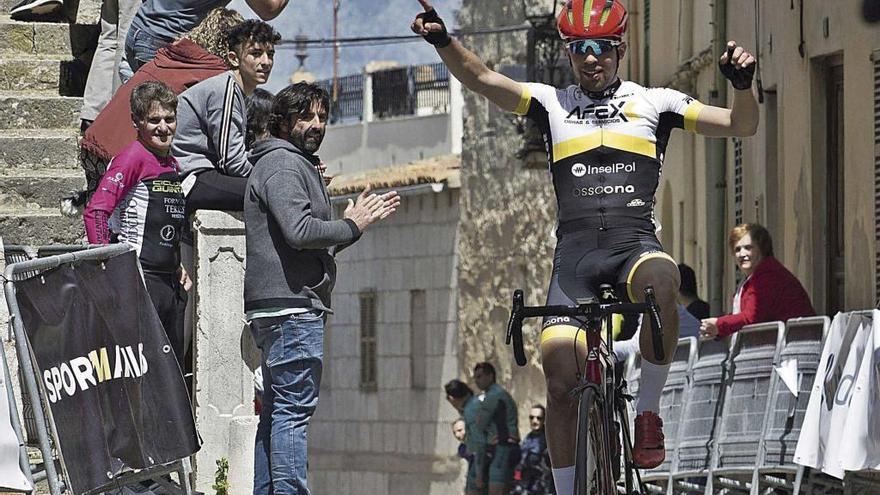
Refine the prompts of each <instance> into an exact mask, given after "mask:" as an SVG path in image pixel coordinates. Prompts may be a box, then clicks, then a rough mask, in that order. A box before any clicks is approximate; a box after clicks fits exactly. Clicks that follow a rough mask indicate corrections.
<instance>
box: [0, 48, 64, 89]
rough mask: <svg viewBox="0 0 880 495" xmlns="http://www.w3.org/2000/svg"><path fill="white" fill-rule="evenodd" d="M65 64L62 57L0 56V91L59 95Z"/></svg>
mask: <svg viewBox="0 0 880 495" xmlns="http://www.w3.org/2000/svg"><path fill="white" fill-rule="evenodd" d="M65 62H68V60H66V59H61V58H60V57H54V58H49V57H42V56H35V55H31V56H28V57H10V56H9V55H0V91H27V90H43V91H50V90H54V91H56V93H55V94H58V93H57V91H58V88H59V87H60V86H61V84H62V81H61V73H62V66H63V65H64V63H65Z"/></svg>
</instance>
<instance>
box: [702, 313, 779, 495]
mask: <svg viewBox="0 0 880 495" xmlns="http://www.w3.org/2000/svg"><path fill="white" fill-rule="evenodd" d="M784 331H785V326H784V325H783V323H782V322H769V323H759V324H755V325H748V326H746V327H744V328H743V329H742V330H740V331H739V332H737V333H736V334H735V335H734V338H733V342H732V344H731V353H730V364H731V365H730V368H729V378H728V383H727V391H726V393H725V396H724V406H723V410H724V414H723V415H722V416H721V428H720V429H719V431H718V437H717V438H718V440H717V442H716V449H715V455H714V456H713V463H712V464H713V465H712V478H713V479H712V480H711V483H710V485H712V486H713V487H714V486H715V485H716V484H718V485H721V486H728V487H730V488H731V489H739V490H742V489H750V486H751V479H752V475H753V472H754V468H755V459H756V458H757V456H758V451H759V447H760V444H761V433H762V431H763V427H764V423H765V418H766V417H767V410H768V404H769V394H770V390H771V383H773V382H775V380H776V375H775V374H774V373H773V363H774V360H775V357H776V350H777V348H778V347H779V345H778V344H779V339H780V338H781V337H782V335H783V333H784Z"/></svg>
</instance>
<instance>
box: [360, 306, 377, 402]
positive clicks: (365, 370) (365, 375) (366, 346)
mask: <svg viewBox="0 0 880 495" xmlns="http://www.w3.org/2000/svg"><path fill="white" fill-rule="evenodd" d="M360 303H361V308H360V309H361V389H363V390H366V391H374V390H376V389H377V388H378V383H377V379H376V375H377V374H378V373H377V369H378V366H377V363H376V358H377V356H376V293H375V292H372V291H368V292H362V293H361V294H360Z"/></svg>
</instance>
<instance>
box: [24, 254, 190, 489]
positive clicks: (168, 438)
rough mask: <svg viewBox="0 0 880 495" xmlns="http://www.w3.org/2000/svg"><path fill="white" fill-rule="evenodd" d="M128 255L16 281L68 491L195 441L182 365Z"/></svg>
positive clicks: (173, 455) (170, 455) (183, 450)
mask: <svg viewBox="0 0 880 495" xmlns="http://www.w3.org/2000/svg"><path fill="white" fill-rule="evenodd" d="M136 263H137V261H136V259H135V253H134V252H133V251H132V252H128V253H126V254H123V255H120V256H117V257H115V258H112V259H109V260H106V261H104V262H103V263H102V262H100V261H79V262H76V263H75V265H70V264H67V265H63V266H61V267H58V268H55V269H52V270H50V271H48V272H45V273H43V274H42V276H37V277H34V278H31V279H28V280H25V281H20V282H16V283H15V287H16V292H17V298H18V302H19V307H20V310H21V317H22V323H23V324H24V327H25V331H26V332H27V335H28V340H29V342H30V346H31V351H32V353H33V354H34V356H35V358H36V361H37V366H38V368H39V371H38V380H39V381H40V382H41V383H42V385H43V387H44V388H45V391H46V399H47V400H48V401H49V405H50V407H51V408H52V415H53V416H54V418H55V426H56V429H57V431H58V437H59V443H60V448H61V454H62V456H63V458H64V463H65V465H66V468H67V474H68V478H69V481H70V488H71V490H72V492H73V493H74V494H80V493H83V492H85V491H88V490H91V489H93V488H96V487H98V486H101V485H104V484H106V483H107V482H109V481H111V479H110V476H112V475H116V474H118V473H119V472H120V470H121V469H122V468H123V467H126V466H127V467H131V468H145V467H150V466H153V465H156V464H162V463H166V462H170V461H174V460H177V459H180V458H183V457H187V456H189V455H191V454H193V453H194V452H196V451H197V450H198V448H199V440H198V436H197V434H196V430H195V421H194V419H193V413H192V409H191V408H190V404H189V399H188V398H187V391H186V385H185V384H184V381H183V376H182V375H181V372H180V367H179V366H178V364H177V360H176V359H175V357H174V352H173V350H172V349H171V346H170V345H169V342H168V337H167V336H166V335H165V332H164V330H163V328H162V324H161V323H160V321H159V317H158V315H157V314H156V310H155V309H154V307H153V304H152V302H151V301H150V297H149V295H148V294H147V292H146V289H145V288H144V284H143V281H142V279H141V276H140V274H139V273H138V268H137V264H136Z"/></svg>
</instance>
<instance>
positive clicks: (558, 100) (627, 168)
mask: <svg viewBox="0 0 880 495" xmlns="http://www.w3.org/2000/svg"><path fill="white" fill-rule="evenodd" d="M593 96H594V97H595V99H594V98H591V97H590V95H589V94H588V93H586V92H585V91H583V90H582V89H581V88H580V87H579V86H577V85H572V86H569V87H567V88H564V89H557V88H554V87H552V86H548V85H545V84H537V83H523V84H522V99H521V100H520V103H519V105H518V107H517V109H516V111H515V112H516V113H517V114H520V115H525V116H527V117H528V118H530V119H531V120H532V121H534V122H535V123H536V125H537V126H538V127H539V129H540V130H541V133H542V134H543V136H544V141H545V143H546V146H547V154H548V159H549V165H550V172H551V175H552V177H553V186H554V189H555V191H556V199H557V202H558V207H559V208H558V214H557V215H558V220H559V222H560V225H564V224H565V223H566V222H572V223H579V222H580V221H587V222H588V223H590V224H594V223H598V224H599V225H601V226H603V227H604V226H606V224H607V222H608V221H609V219H611V220H610V221H611V222H612V223H613V222H615V221H619V220H622V219H630V220H642V221H644V220H648V221H653V219H654V194H655V192H656V191H657V186H658V185H659V182H660V172H661V169H662V165H663V155H664V152H665V151H666V144H667V142H668V140H669V134H670V132H671V131H672V129H674V128H679V129H685V130H688V131H694V130H695V127H696V121H697V116H698V115H699V113H700V110H701V109H702V108H703V104H702V103H700V102H699V101H697V100H695V99H694V98H692V97H690V96H688V95H686V94H684V93H681V92H679V91H676V90H673V89H667V88H644V87H642V86H640V85H638V84H636V83H633V82H630V81H621V80H618V81H617V82H616V83H615V84H614V85H613V86H612V87H610V88H608V89H607V90H606V91H604V92H603V94H601V95H593Z"/></svg>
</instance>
